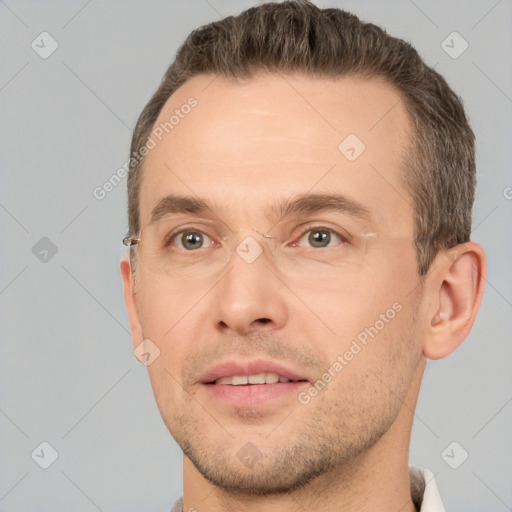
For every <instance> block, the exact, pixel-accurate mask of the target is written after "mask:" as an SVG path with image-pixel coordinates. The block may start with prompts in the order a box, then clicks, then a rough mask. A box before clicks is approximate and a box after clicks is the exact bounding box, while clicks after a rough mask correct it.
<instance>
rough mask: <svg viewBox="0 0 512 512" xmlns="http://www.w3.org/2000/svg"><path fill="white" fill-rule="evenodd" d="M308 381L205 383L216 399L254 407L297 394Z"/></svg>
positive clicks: (235, 405)
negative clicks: (245, 383) (234, 383)
mask: <svg viewBox="0 0 512 512" xmlns="http://www.w3.org/2000/svg"><path fill="white" fill-rule="evenodd" d="M307 385H308V383H307V382H276V383H275V384H247V385H241V386H232V385H230V384H203V386H204V387H205V388H206V391H207V392H208V393H209V394H210V396H212V397H213V398H214V399H216V400H219V401H221V402H224V403H225V404H227V405H231V406H233V407H253V406H258V405H263V404H265V403H267V402H270V401H272V400H275V399H276V398H281V397H289V396H295V397H297V396H298V394H299V393H300V390H301V389H302V388H303V387H304V386H307Z"/></svg>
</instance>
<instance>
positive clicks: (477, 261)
mask: <svg viewBox="0 0 512 512" xmlns="http://www.w3.org/2000/svg"><path fill="white" fill-rule="evenodd" d="M432 268H433V269H434V270H433V271H432V273H431V274H430V275H428V276H427V278H426V281H427V282H426V288H425V292H426V293H428V294H429V295H430V297H429V300H428V304H429V305H428V310H427V315H428V316H427V325H426V332H425V335H424V343H423V353H424V355H425V357H427V358H429V359H441V358H443V357H446V356H447V355H449V354H451V353H452V352H453V351H454V350H455V349H456V348H457V347H458V346H459V345H460V344H461V343H462V342H463V341H464V339H465V338H466V336H467V335H468V334H469V331H470V330H471V327H472V326H473V323H474V321H475V318H476V314H477V312H478V309H479V307H480V303H481V302H482V297H483V293H484V288H485V280H486V275H487V265H486V259H485V252H484V250H483V249H482V247H481V246H480V245H478V244H477V243H475V242H466V243H463V244H459V245H456V246H455V247H452V248H451V249H449V250H447V251H441V252H439V254H438V255H437V257H436V258H435V260H434V261H433V262H432Z"/></svg>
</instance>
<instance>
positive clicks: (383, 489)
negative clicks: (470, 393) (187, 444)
mask: <svg viewBox="0 0 512 512" xmlns="http://www.w3.org/2000/svg"><path fill="white" fill-rule="evenodd" d="M423 369H424V361H423V362H422V363H420V364H419V365H418V369H417V372H416V376H415V378H414V381H413V383H412V385H411V387H410V389H409V393H408V395H407V397H406V399H405V401H404V405H403V407H402V408H401V410H400V412H399V414H398V416H397V418H396V420H395V422H394V423H393V424H392V425H391V427H390V428H389V430H388V431H387V432H386V433H385V434H384V435H383V436H382V437H381V438H380V439H379V440H378V442H377V443H375V444H374V445H373V446H372V447H371V448H369V449H368V450H367V451H366V452H364V453H362V454H360V455H359V456H357V457H355V458H354V459H352V460H351V461H349V462H348V463H345V464H342V465H340V466H338V467H337V468H336V469H335V470H333V471H331V472H329V473H325V474H323V475H321V476H319V477H317V478H316V479H314V480H313V481H312V482H310V483H309V484H308V485H306V486H304V487H303V488H300V489H297V490H294V491H291V492H289V493H282V494H274V495H249V494H232V493H229V492H226V491H225V490H224V489H221V488H218V487H216V486H215V485H213V484H211V483H210V482H208V481H207V480H206V479H205V478H204V477H203V476H202V475H201V474H200V473H199V471H198V470H197V468H196V467H195V466H194V464H193V463H192V462H191V461H190V459H188V458H187V457H184V462H183V510H184V511H189V510H191V511H193V510H196V511H199V512H200V511H202V510H208V511H209V512H226V511H228V512H230V511H233V512H235V511H237V512H255V511H260V512H261V511H269V512H271V511H280V512H292V511H293V512H295V511H297V510H315V511H316V512H324V511H325V512H327V511H329V512H332V511H339V512H356V511H357V512H370V511H372V512H373V511H375V510H379V512H396V511H397V510H400V511H401V512H415V511H416V508H415V506H414V504H413V502H412V499H411V490H410V482H409V469H408V459H409V442H410V434H411V428H412V420H413V417H414V409H415V407H416V400H417V396H418V391H419V384H420V382H421V376H422V374H423Z"/></svg>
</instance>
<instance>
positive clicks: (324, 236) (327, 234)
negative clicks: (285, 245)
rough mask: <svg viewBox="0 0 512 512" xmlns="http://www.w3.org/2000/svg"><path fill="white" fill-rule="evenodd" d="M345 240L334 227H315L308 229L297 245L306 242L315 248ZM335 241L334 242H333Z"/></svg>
mask: <svg viewBox="0 0 512 512" xmlns="http://www.w3.org/2000/svg"><path fill="white" fill-rule="evenodd" d="M344 241H345V240H344V239H343V238H342V237H341V236H340V235H338V234H337V233H336V232H335V231H333V230H332V229H327V228H321V227H320V228H314V229H309V230H308V231H306V232H305V233H304V234H303V235H302V236H301V237H300V239H299V241H298V242H297V244H296V245H304V244H305V243H306V244H308V245H310V246H311V247H314V248H320V249H322V248H324V247H330V246H332V245H337V244H339V243H342V242H344ZM331 242H333V243H331Z"/></svg>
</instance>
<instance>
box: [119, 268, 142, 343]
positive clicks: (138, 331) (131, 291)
mask: <svg viewBox="0 0 512 512" xmlns="http://www.w3.org/2000/svg"><path fill="white" fill-rule="evenodd" d="M120 268H121V276H122V278H123V286H124V303H125V305H126V311H127V312H128V318H129V320H130V332H131V337H132V345H133V348H134V349H135V347H137V346H138V345H139V344H140V343H141V342H142V340H143V339H144V336H143V334H142V327H141V324H140V320H139V308H138V306H137V297H136V294H135V281H134V278H133V274H132V271H131V266H130V261H129V260H128V259H127V258H123V259H122V260H121V262H120Z"/></svg>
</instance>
